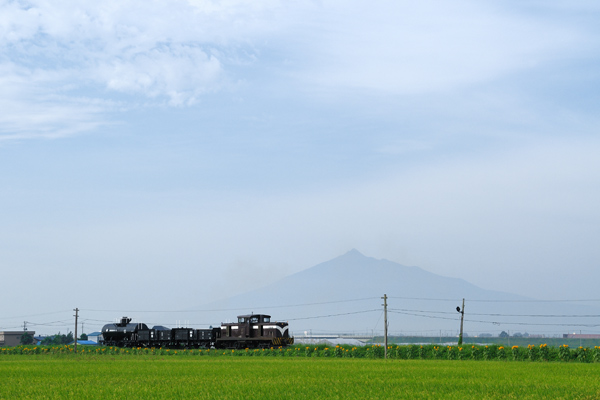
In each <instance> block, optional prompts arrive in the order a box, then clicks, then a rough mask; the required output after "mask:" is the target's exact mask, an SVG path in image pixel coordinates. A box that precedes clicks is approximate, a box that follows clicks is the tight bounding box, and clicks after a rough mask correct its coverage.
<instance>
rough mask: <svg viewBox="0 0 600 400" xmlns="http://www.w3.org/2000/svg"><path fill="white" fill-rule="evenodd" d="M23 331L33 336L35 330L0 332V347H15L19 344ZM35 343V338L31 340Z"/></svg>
mask: <svg viewBox="0 0 600 400" xmlns="http://www.w3.org/2000/svg"><path fill="white" fill-rule="evenodd" d="M24 333H27V334H28V335H30V336H32V338H33V336H34V335H35V331H5V332H0V347H15V346H18V345H20V344H21V336H23V334H24ZM33 343H35V339H34V340H33Z"/></svg>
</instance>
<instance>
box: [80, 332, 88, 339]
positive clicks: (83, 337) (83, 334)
mask: <svg viewBox="0 0 600 400" xmlns="http://www.w3.org/2000/svg"><path fill="white" fill-rule="evenodd" d="M79 340H88V336H87V335H86V334H85V333H82V334H81V336H79Z"/></svg>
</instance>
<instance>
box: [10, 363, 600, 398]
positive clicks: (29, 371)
mask: <svg viewBox="0 0 600 400" xmlns="http://www.w3.org/2000/svg"><path fill="white" fill-rule="evenodd" d="M0 377H1V379H0V398H1V399H66V398H69V399H70V398H73V399H74V398H80V399H89V398H95V399H100V398H102V399H114V398H119V399H123V398H126V399H159V398H160V399H188V398H189V399H193V398H203V399H254V398H261V399H282V398H283V399H287V398H298V399H314V398H342V399H354V398H356V399H398V398H401V399H430V398H440V399H441V398H443V399H511V398H513V399H598V398H600V379H598V378H599V377H600V364H596V363H560V362H503V361H447V360H367V359H333V358H328V359H323V358H253V357H249V358H245V357H244V358H242V357H219V358H210V357H206V358H199V357H198V358H196V357H181V358H179V357H163V356H126V357H120V356H117V357H110V356H95V355H69V356H65V357H50V356H44V355H27V356H23V355H19V356H17V355H14V356H13V355H6V356H3V357H0Z"/></svg>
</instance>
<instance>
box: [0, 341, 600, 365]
mask: <svg viewBox="0 0 600 400" xmlns="http://www.w3.org/2000/svg"><path fill="white" fill-rule="evenodd" d="M387 353H388V358H389V359H392V360H394V359H395V360H411V359H414V360H456V361H460V360H481V361H530V362H531V361H533V362H548V361H553V362H582V363H599V362H600V346H595V347H593V348H588V347H577V348H570V347H569V346H567V345H561V346H559V347H550V346H547V345H546V344H541V345H539V346H535V345H529V346H527V347H520V346H512V347H511V348H505V347H504V346H498V345H491V346H481V345H466V346H438V345H423V346H421V345H407V346H389V347H388V351H387ZM384 354H385V348H384V347H383V346H380V345H373V346H360V347H356V346H355V347H353V346H346V345H344V346H327V345H308V346H307V345H296V346H291V347H286V348H282V347H276V348H274V347H271V348H267V349H242V350H222V349H164V348H141V347H137V348H119V347H104V346H78V347H77V351H75V350H74V348H73V346H17V347H4V348H0V357H3V356H13V355H39V356H44V355H48V356H54V357H71V356H99V357H101V356H172V357H322V358H327V357H330V358H365V359H383V358H384Z"/></svg>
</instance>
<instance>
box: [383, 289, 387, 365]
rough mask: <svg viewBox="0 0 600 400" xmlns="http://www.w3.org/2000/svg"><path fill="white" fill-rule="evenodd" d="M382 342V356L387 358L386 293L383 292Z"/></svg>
mask: <svg viewBox="0 0 600 400" xmlns="http://www.w3.org/2000/svg"><path fill="white" fill-rule="evenodd" d="M382 299H383V324H384V326H383V332H384V335H383V344H384V346H385V348H384V353H383V354H384V358H387V350H388V341H387V339H388V338H387V337H388V321H387V294H384V295H383V297H382Z"/></svg>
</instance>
